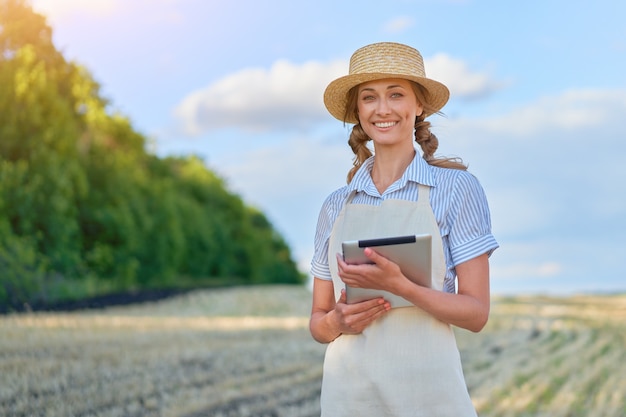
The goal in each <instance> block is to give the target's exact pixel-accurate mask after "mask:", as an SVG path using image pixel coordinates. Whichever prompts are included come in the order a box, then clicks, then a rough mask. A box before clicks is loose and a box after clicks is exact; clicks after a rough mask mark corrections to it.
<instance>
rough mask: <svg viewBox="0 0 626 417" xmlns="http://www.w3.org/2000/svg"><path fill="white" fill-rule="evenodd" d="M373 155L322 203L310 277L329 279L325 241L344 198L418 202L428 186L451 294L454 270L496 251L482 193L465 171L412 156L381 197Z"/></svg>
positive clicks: (377, 202) (446, 284) (357, 201)
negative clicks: (422, 189)
mask: <svg viewBox="0 0 626 417" xmlns="http://www.w3.org/2000/svg"><path fill="white" fill-rule="evenodd" d="M374 158H375V157H374V156H373V157H371V158H369V159H368V160H367V161H365V162H364V163H363V165H362V166H361V168H360V169H359V170H358V171H357V173H356V174H355V176H354V178H353V179H352V181H351V182H350V184H348V185H346V186H344V187H342V188H340V189H338V190H336V191H334V192H333V193H331V194H330V195H329V196H328V197H327V198H326V201H324V204H323V205H322V208H321V210H320V214H319V219H318V223H317V230H316V232H315V252H314V254H313V259H312V261H311V274H312V275H313V276H314V277H317V278H320V279H324V280H330V279H332V278H331V275H330V269H329V267H328V239H329V238H330V233H331V230H332V227H333V224H334V223H335V220H336V219H337V216H338V215H339V212H340V211H341V209H342V208H343V205H344V203H345V201H346V199H347V197H348V195H349V194H350V193H351V192H352V191H353V190H356V195H355V197H354V199H353V200H352V203H353V204H371V205H380V203H381V202H382V201H384V200H387V199H396V200H410V201H417V193H418V184H424V185H428V186H431V187H432V188H431V191H430V205H431V207H432V208H433V212H434V214H435V218H436V219H437V224H438V225H439V231H440V232H441V236H442V240H443V251H444V255H445V259H446V277H445V281H444V291H447V292H455V290H456V289H455V288H456V285H455V279H456V266H457V265H459V264H461V263H463V262H465V261H468V260H470V259H473V258H475V257H477V256H480V255H482V254H484V253H487V254H488V255H491V253H492V252H493V251H494V250H496V249H497V248H498V243H497V242H496V239H495V238H494V236H493V235H492V234H491V216H490V213H489V206H488V204H487V198H486V196H485V192H484V190H483V188H482V186H481V185H480V183H479V182H478V180H477V179H476V177H474V176H473V175H472V174H470V173H469V172H467V171H463V170H458V169H449V168H439V167H435V166H432V165H429V164H428V163H427V162H426V161H424V159H423V158H422V157H421V156H420V154H419V153H416V155H415V158H414V159H413V161H412V162H411V164H410V165H409V166H408V167H407V169H406V171H405V172H404V174H403V175H402V177H401V178H400V179H399V180H397V181H396V182H395V183H393V184H392V185H391V186H389V188H387V190H385V192H384V193H383V194H382V195H381V194H380V193H379V192H378V190H377V189H376V186H375V185H374V182H373V181H372V177H371V171H372V167H373V165H374Z"/></svg>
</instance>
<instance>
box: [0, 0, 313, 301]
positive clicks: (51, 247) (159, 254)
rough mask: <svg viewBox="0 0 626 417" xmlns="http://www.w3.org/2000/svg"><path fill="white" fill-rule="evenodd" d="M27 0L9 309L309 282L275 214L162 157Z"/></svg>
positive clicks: (10, 145) (4, 214)
mask: <svg viewBox="0 0 626 417" xmlns="http://www.w3.org/2000/svg"><path fill="white" fill-rule="evenodd" d="M146 144H147V139H146V138H145V137H144V136H143V135H142V134H141V133H139V132H137V131H136V130H135V129H134V128H133V126H132V124H131V122H130V121H129V119H128V118H127V117H125V116H124V115H121V114H119V113H117V112H113V111H111V110H110V103H109V102H108V101H107V100H106V99H105V98H104V97H102V95H101V93H100V86H99V85H98V83H97V82H96V81H95V80H94V79H93V77H92V76H91V75H90V73H89V71H88V70H87V69H85V68H84V67H82V66H80V65H79V64H77V63H75V62H70V61H68V60H66V59H65V58H64V56H63V54H62V53H61V52H60V51H58V50H57V49H56V48H55V46H54V44H53V42H52V28H51V27H50V26H49V25H48V24H47V22H46V19H45V17H44V16H42V15H40V14H38V13H36V12H34V11H33V10H32V8H31V6H30V4H29V3H28V2H27V1H25V0H0V310H5V311H6V310H11V309H16V308H21V307H22V306H23V305H25V304H33V303H53V302H55V301H58V300H64V299H72V298H74V299H77V298H81V297H86V296H92V295H97V294H103V293H107V292H122V291H130V290H140V289H156V288H192V287H197V286H206V285H228V284H262V283H302V282H303V280H304V277H303V275H302V274H301V273H300V272H299V271H298V270H297V267H296V264H295V262H294V261H293V259H292V255H291V252H290V249H289V247H288V245H287V244H286V242H285V241H284V239H283V237H282V236H281V235H280V234H279V233H278V232H277V231H276V230H275V228H274V227H273V226H272V224H271V223H270V222H269V221H268V219H267V218H266V216H265V215H264V214H263V213H262V212H260V211H259V210H257V209H255V208H253V207H250V206H248V205H246V204H245V202H244V201H243V200H242V199H241V198H240V197H239V196H237V195H236V194H234V193H232V192H230V191H229V190H228V189H227V186H226V183H225V181H224V180H223V179H222V178H221V177H219V176H218V175H217V174H216V173H215V172H213V171H212V170H210V169H209V168H207V167H206V165H205V164H204V162H203V161H202V160H201V159H199V158H197V157H194V156H188V157H164V158H161V157H157V156H156V155H154V154H152V153H150V152H148V151H147V150H146Z"/></svg>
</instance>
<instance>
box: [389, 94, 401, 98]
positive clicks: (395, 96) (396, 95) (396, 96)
mask: <svg viewBox="0 0 626 417" xmlns="http://www.w3.org/2000/svg"><path fill="white" fill-rule="evenodd" d="M391 97H392V98H400V97H402V93H393V94H391Z"/></svg>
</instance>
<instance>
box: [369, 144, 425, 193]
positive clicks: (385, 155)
mask: <svg viewBox="0 0 626 417" xmlns="http://www.w3.org/2000/svg"><path fill="white" fill-rule="evenodd" d="M411 150H412V152H407V151H406V150H405V149H402V150H398V151H397V152H394V151H392V150H387V149H377V150H376V153H375V155H376V157H375V158H374V166H373V167H372V172H371V174H370V175H371V176H372V181H373V182H374V185H375V186H376V189H377V190H378V192H379V193H380V194H383V193H384V192H385V190H386V189H387V188H389V186H390V185H391V184H393V183H394V182H396V181H397V180H398V179H400V177H402V175H403V174H404V171H406V168H407V167H408V166H409V165H410V164H411V161H413V158H415V149H413V147H411Z"/></svg>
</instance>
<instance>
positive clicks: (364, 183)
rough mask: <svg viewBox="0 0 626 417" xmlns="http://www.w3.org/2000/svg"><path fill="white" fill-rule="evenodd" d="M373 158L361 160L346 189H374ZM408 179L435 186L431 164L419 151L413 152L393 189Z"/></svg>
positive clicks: (401, 185)
mask: <svg viewBox="0 0 626 417" xmlns="http://www.w3.org/2000/svg"><path fill="white" fill-rule="evenodd" d="M374 158H375V156H371V157H369V158H368V159H366V160H365V162H363V165H361V167H360V168H359V169H358V171H357V172H356V174H355V175H354V177H353V178H352V181H351V182H350V184H349V185H348V189H349V190H350V191H357V192H361V191H365V192H368V194H369V193H370V192H369V191H368V190H370V191H371V190H375V189H376V186H375V185H374V182H373V181H372V175H371V173H372V167H373V166H374ZM409 181H412V182H415V183H418V184H424V185H428V186H430V187H434V186H435V177H434V175H433V172H432V166H430V165H429V164H428V162H426V161H425V160H424V158H422V157H421V155H420V153H419V152H415V157H414V158H413V160H412V161H411V163H410V164H409V166H408V167H407V168H406V170H405V171H404V174H402V177H400V179H399V180H398V181H396V183H395V184H396V185H395V186H394V189H401V188H404V187H405V186H406V184H407V183H408V182H409ZM377 193H378V192H377V191H376V192H375V193H374V194H377Z"/></svg>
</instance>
